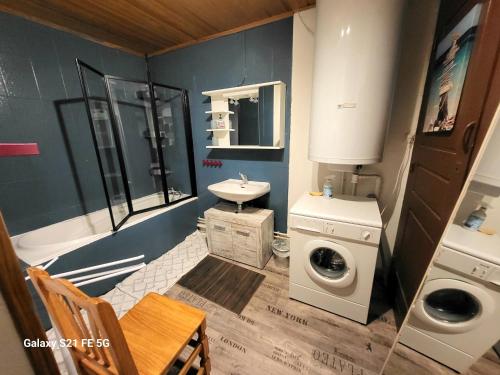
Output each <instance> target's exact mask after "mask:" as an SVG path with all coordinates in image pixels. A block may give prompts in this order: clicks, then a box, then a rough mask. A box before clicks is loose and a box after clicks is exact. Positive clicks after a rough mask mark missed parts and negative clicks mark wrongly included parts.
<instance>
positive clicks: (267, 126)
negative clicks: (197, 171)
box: [202, 81, 286, 150]
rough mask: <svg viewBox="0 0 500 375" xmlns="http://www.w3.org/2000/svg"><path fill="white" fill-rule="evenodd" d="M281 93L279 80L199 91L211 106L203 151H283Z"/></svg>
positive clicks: (282, 98)
mask: <svg viewBox="0 0 500 375" xmlns="http://www.w3.org/2000/svg"><path fill="white" fill-rule="evenodd" d="M285 93H286V85H285V84H284V83H283V82H281V81H274V82H265V83H258V84H255V85H248V86H239V87H231V88H227V89H220V90H212V91H203V92H202V94H203V95H206V96H209V97H210V101H211V105H212V108H211V110H210V111H207V112H206V113H207V114H210V115H211V121H210V123H209V124H210V126H209V127H208V129H207V132H210V133H211V134H212V145H211V146H207V148H223V149H267V150H269V149H282V148H284V146H285Z"/></svg>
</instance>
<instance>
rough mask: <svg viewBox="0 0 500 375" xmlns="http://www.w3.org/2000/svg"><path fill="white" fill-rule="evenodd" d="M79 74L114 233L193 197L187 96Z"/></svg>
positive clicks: (94, 73)
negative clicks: (138, 217) (142, 215)
mask: <svg viewBox="0 0 500 375" xmlns="http://www.w3.org/2000/svg"><path fill="white" fill-rule="evenodd" d="M77 69H78V74H79V76H80V83H81V86H82V91H83V96H84V99H85V104H86V107H87V113H88V117H89V122H90V129H91V132H92V137H93V141H94V147H95V151H96V154H97V159H98V163H99V172H100V174H101V178H102V182H103V186H104V192H105V194H106V200H107V204H108V208H109V212H110V216H111V222H112V225H113V230H115V231H116V230H118V228H120V226H121V225H122V224H123V223H124V222H125V221H126V220H127V219H128V218H129V217H131V216H133V215H135V214H139V213H143V212H145V211H149V210H153V209H157V208H160V207H165V206H168V205H170V204H172V203H174V202H179V201H181V200H185V199H189V198H191V197H193V196H195V195H196V178H195V169H194V159H193V140H192V136H191V121H190V116H189V102H188V96H187V91H186V90H183V89H180V88H176V87H171V86H166V85H161V84H155V83H152V82H151V81H147V82H145V81H136V80H129V79H125V78H119V77H114V76H109V75H103V74H102V73H101V72H99V71H98V70H96V69H94V68H92V67H91V66H89V65H87V64H85V63H83V62H82V61H80V60H78V59H77ZM153 97H154V100H153V99H152V98H153Z"/></svg>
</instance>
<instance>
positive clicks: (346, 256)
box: [304, 240, 356, 288]
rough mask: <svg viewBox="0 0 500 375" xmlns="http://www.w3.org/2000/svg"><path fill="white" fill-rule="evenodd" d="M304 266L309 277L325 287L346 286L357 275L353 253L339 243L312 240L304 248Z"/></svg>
mask: <svg viewBox="0 0 500 375" xmlns="http://www.w3.org/2000/svg"><path fill="white" fill-rule="evenodd" d="M304 257H305V259H304V267H305V269H306V272H307V274H308V275H309V277H310V278H311V279H312V280H313V281H314V282H315V283H317V284H318V285H320V286H323V287H336V288H345V287H347V286H349V285H351V284H352V283H353V281H354V277H355V276H356V262H355V259H354V256H353V255H352V253H351V252H350V251H349V250H348V249H347V248H346V247H345V246H342V245H340V244H338V243H335V242H332V241H325V240H311V241H309V242H307V243H306V245H305V248H304Z"/></svg>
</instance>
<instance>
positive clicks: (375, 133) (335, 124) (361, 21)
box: [309, 0, 405, 164]
mask: <svg viewBox="0 0 500 375" xmlns="http://www.w3.org/2000/svg"><path fill="white" fill-rule="evenodd" d="M404 3H405V1H404V0H356V1H348V0H317V1H316V10H317V18H316V34H315V61H314V75H313V89H312V98H311V128H310V133H309V134H310V135H309V137H310V138H309V159H310V160H313V161H317V162H322V163H331V164H373V163H377V162H379V161H380V160H381V159H382V151H383V145H384V138H385V131H386V126H387V123H388V121H389V116H390V110H391V102H392V91H393V80H394V76H395V68H396V66H395V63H396V59H397V54H398V37H399V30H400V26H401V17H402V11H403V6H404Z"/></svg>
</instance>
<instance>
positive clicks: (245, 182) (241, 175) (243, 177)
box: [240, 172, 248, 184]
mask: <svg viewBox="0 0 500 375" xmlns="http://www.w3.org/2000/svg"><path fill="white" fill-rule="evenodd" d="M240 178H241V181H242V184H248V177H247V175H246V174H243V173H241V172H240Z"/></svg>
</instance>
